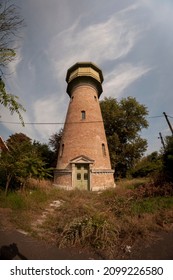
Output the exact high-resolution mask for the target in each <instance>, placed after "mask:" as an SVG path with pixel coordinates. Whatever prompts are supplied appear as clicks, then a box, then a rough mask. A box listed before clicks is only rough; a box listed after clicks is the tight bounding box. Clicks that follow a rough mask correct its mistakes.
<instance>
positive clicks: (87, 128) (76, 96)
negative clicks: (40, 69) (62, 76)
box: [54, 62, 115, 191]
mask: <svg viewBox="0 0 173 280" xmlns="http://www.w3.org/2000/svg"><path fill="white" fill-rule="evenodd" d="M66 81H67V84H68V86H67V93H68V95H69V97H70V102H69V107H68V111H67V115H66V120H65V125H64V131H63V136H62V140H61V144H60V151H59V155H58V162H57V167H56V170H55V173H54V184H55V185H56V186H59V187H63V188H66V189H69V190H70V189H75V188H78V189H83V190H93V191H94V190H103V189H106V188H110V187H114V186H115V184H114V177H113V173H114V171H113V170H112V169H111V164H110V157H109V151H108V145H107V140H106V135H105V130H104V124H103V119H102V115H101V110H100V105H99V97H100V95H101V93H102V82H103V75H102V71H101V70H100V69H99V68H98V67H97V66H96V65H95V64H93V63H91V62H79V63H76V64H74V65H73V66H72V67H71V68H70V69H69V70H68V71H67V76H66Z"/></svg>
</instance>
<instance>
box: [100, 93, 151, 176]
mask: <svg viewBox="0 0 173 280" xmlns="http://www.w3.org/2000/svg"><path fill="white" fill-rule="evenodd" d="M100 106H101V111H102V115H103V121H104V125H105V132H106V136H107V141H108V146H109V151H110V159H111V163H112V167H113V168H115V170H116V171H115V174H116V176H117V177H126V175H127V171H128V170H129V169H130V168H132V167H133V166H134V163H135V162H136V161H137V160H139V159H140V158H141V156H142V155H143V153H144V152H145V151H146V148H147V141H146V140H145V139H142V138H141V137H140V135H139V133H140V131H141V130H142V129H143V128H147V127H148V122H147V120H146V116H147V114H148V111H147V108H146V107H145V106H144V105H141V104H139V103H138V102H137V101H136V99H135V98H132V97H128V98H123V99H121V100H120V101H119V102H118V101H117V99H115V98H112V97H109V98H105V99H104V100H103V101H101V102H100Z"/></svg>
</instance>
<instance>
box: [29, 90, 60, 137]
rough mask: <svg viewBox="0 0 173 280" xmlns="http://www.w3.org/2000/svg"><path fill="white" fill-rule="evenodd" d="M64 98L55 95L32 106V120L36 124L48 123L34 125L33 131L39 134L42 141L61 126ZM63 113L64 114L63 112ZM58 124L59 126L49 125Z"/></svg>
mask: <svg viewBox="0 0 173 280" xmlns="http://www.w3.org/2000/svg"><path fill="white" fill-rule="evenodd" d="M63 97H64V96H62V97H61V98H58V96H57V94H55V95H54V94H53V95H51V96H50V97H46V98H42V99H38V100H37V101H36V102H35V103H34V106H33V112H34V119H35V122H36V123H40V122H41V123H49V124H42V125H35V129H36V130H37V132H38V133H39V136H40V137H41V139H42V140H44V141H45V140H46V139H48V138H49V137H50V136H51V134H53V133H55V132H57V131H59V129H60V128H61V127H62V126H63V122H64V115H65V114H62V105H61V104H63V101H62V100H61V99H63ZM64 113H65V112H64ZM51 123H59V124H51Z"/></svg>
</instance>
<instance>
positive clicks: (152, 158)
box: [130, 152, 162, 178]
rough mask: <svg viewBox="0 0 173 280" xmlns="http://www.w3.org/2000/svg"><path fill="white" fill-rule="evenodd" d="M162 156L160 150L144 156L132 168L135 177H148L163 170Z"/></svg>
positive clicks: (131, 172) (131, 171)
mask: <svg viewBox="0 0 173 280" xmlns="http://www.w3.org/2000/svg"><path fill="white" fill-rule="evenodd" d="M161 169H162V158H161V155H160V154H158V152H153V153H151V154H150V155H148V156H146V157H143V158H142V159H141V160H140V161H138V162H137V163H136V164H135V166H134V167H133V168H132V170H130V174H131V175H132V176H133V177H135V178H136V177H146V176H150V175H151V174H154V173H156V172H159V171H161Z"/></svg>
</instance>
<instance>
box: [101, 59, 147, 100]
mask: <svg viewBox="0 0 173 280" xmlns="http://www.w3.org/2000/svg"><path fill="white" fill-rule="evenodd" d="M150 70H151V68H149V67H145V66H133V65H131V64H120V65H119V66H118V67H117V68H116V69H114V70H113V71H112V72H110V73H108V74H107V75H106V76H105V81H106V83H105V84H104V92H105V93H106V94H108V95H109V96H110V95H111V96H116V97H118V96H120V95H121V94H122V92H123V91H124V90H125V89H126V88H127V87H128V86H130V85H131V84H132V83H134V82H135V81H136V80H137V79H139V78H140V77H142V76H143V75H145V74H146V73H148V71H150Z"/></svg>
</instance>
